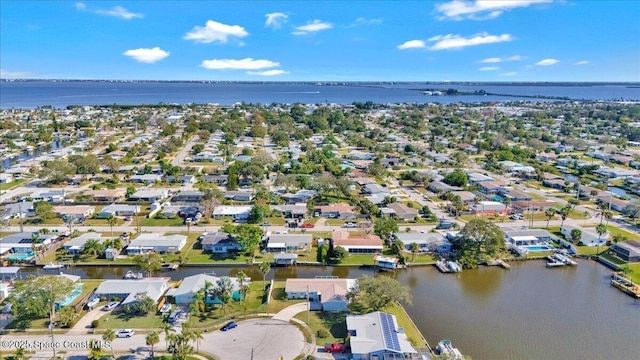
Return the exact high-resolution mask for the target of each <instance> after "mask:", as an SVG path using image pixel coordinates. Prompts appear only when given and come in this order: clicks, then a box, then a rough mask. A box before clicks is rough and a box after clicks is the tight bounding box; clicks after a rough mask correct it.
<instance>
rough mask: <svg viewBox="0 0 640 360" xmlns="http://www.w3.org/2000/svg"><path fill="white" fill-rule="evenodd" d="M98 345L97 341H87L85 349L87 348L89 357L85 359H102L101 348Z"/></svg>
mask: <svg viewBox="0 0 640 360" xmlns="http://www.w3.org/2000/svg"><path fill="white" fill-rule="evenodd" d="M98 344H99V342H98V340H96V339H89V342H88V343H87V347H88V348H89V349H88V350H89V355H88V356H87V358H88V359H89V360H100V359H101V358H102V347H100V345H98Z"/></svg>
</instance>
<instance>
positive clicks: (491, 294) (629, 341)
mask: <svg viewBox="0 0 640 360" xmlns="http://www.w3.org/2000/svg"><path fill="white" fill-rule="evenodd" d="M511 264H512V269H511V270H510V271H507V270H504V269H501V268H498V267H481V268H479V269H477V270H467V271H463V272H462V273H459V274H441V273H439V272H438V271H437V270H436V269H435V268H432V267H417V268H410V269H407V270H401V271H398V272H397V273H396V274H393V273H390V276H395V277H397V279H398V280H399V281H400V282H402V283H403V284H405V285H407V286H409V287H410V289H411V293H412V294H413V305H410V306H407V307H406V308H407V311H408V313H409V314H410V315H411V317H412V318H413V320H414V321H415V323H416V324H417V326H418V327H419V328H420V330H421V331H422V333H423V334H424V336H425V337H426V338H427V341H428V342H429V344H430V345H432V346H435V345H436V344H437V342H438V341H439V340H441V339H450V340H451V341H452V342H453V345H454V346H456V347H458V348H460V350H461V351H462V352H463V353H464V354H468V355H470V356H471V357H472V358H473V359H474V360H482V359H487V360H494V359H635V358H637V356H638V354H640V341H638V333H639V330H640V301H636V300H633V299H632V298H631V297H629V296H627V295H625V294H623V293H622V292H620V291H618V290H616V289H615V288H613V287H612V286H610V285H609V276H610V274H611V271H610V270H609V269H607V268H605V267H604V266H602V265H600V264H597V263H595V262H593V261H586V260H582V261H580V262H579V264H578V266H577V267H575V268H574V267H566V268H556V269H547V268H546V267H545V266H544V262H542V261H528V262H518V263H511ZM127 270H128V269H126V268H122V267H75V268H71V269H67V270H66V271H67V272H68V273H74V274H76V275H81V276H83V277H89V278H103V279H106V278H121V277H122V276H123V275H124V273H125V272H126V271H127ZM212 270H214V271H215V273H216V275H218V276H222V275H234V274H235V273H237V272H238V271H239V270H244V271H245V272H246V273H247V274H248V275H249V276H251V277H252V278H253V279H255V280H261V279H262V273H260V271H259V270H258V269H257V267H216V268H211V267H207V268H187V267H182V268H180V269H179V270H178V271H175V272H170V273H166V274H168V275H170V276H171V277H172V278H174V279H179V278H182V277H184V276H188V275H193V274H198V273H202V272H211V271H212ZM39 271H41V270H39ZM372 274H373V272H372V270H371V269H361V268H347V267H327V268H321V267H303V266H299V267H297V268H279V269H277V270H276V271H275V273H274V271H271V272H270V273H269V275H268V278H269V279H270V278H272V277H273V276H275V278H276V279H277V280H284V279H286V278H290V277H314V276H339V277H351V278H357V277H359V276H362V275H372Z"/></svg>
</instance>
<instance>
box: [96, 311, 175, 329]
mask: <svg viewBox="0 0 640 360" xmlns="http://www.w3.org/2000/svg"><path fill="white" fill-rule="evenodd" d="M162 323H163V321H162V317H161V316H159V315H156V314H155V313H150V314H147V315H146V316H134V317H128V316H125V315H124V314H123V313H122V312H120V311H116V312H111V313H106V314H104V315H102V317H101V318H100V323H99V325H98V331H100V330H102V329H114V330H115V329H159V328H162Z"/></svg>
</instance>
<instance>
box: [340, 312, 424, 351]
mask: <svg viewBox="0 0 640 360" xmlns="http://www.w3.org/2000/svg"><path fill="white" fill-rule="evenodd" d="M347 333H348V334H349V336H350V338H349V340H350V344H351V354H352V358H353V359H354V360H368V359H374V358H377V359H383V358H385V359H386V357H384V356H385V355H387V356H389V355H391V356H393V355H395V356H398V358H411V357H412V356H414V355H412V354H416V355H417V353H418V352H417V351H416V349H415V348H414V347H413V346H412V345H411V342H410V341H409V338H408V337H407V335H406V334H405V333H404V331H402V330H401V329H400V328H398V322H397V321H396V317H395V316H394V315H391V314H387V313H383V312H380V311H376V312H373V313H369V314H364V315H347ZM399 356H404V357H399Z"/></svg>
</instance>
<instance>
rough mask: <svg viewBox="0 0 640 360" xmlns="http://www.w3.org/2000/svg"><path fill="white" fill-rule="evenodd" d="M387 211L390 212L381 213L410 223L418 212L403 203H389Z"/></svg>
mask: <svg viewBox="0 0 640 360" xmlns="http://www.w3.org/2000/svg"><path fill="white" fill-rule="evenodd" d="M387 209H390V210H391V211H386V212H383V213H386V214H387V215H389V214H390V215H392V216H395V217H397V218H399V219H402V220H405V221H411V220H414V219H415V218H416V217H418V210H416V209H412V208H410V207H408V206H407V205H405V204H403V203H397V202H395V203H389V204H387ZM381 210H382V209H381Z"/></svg>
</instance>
